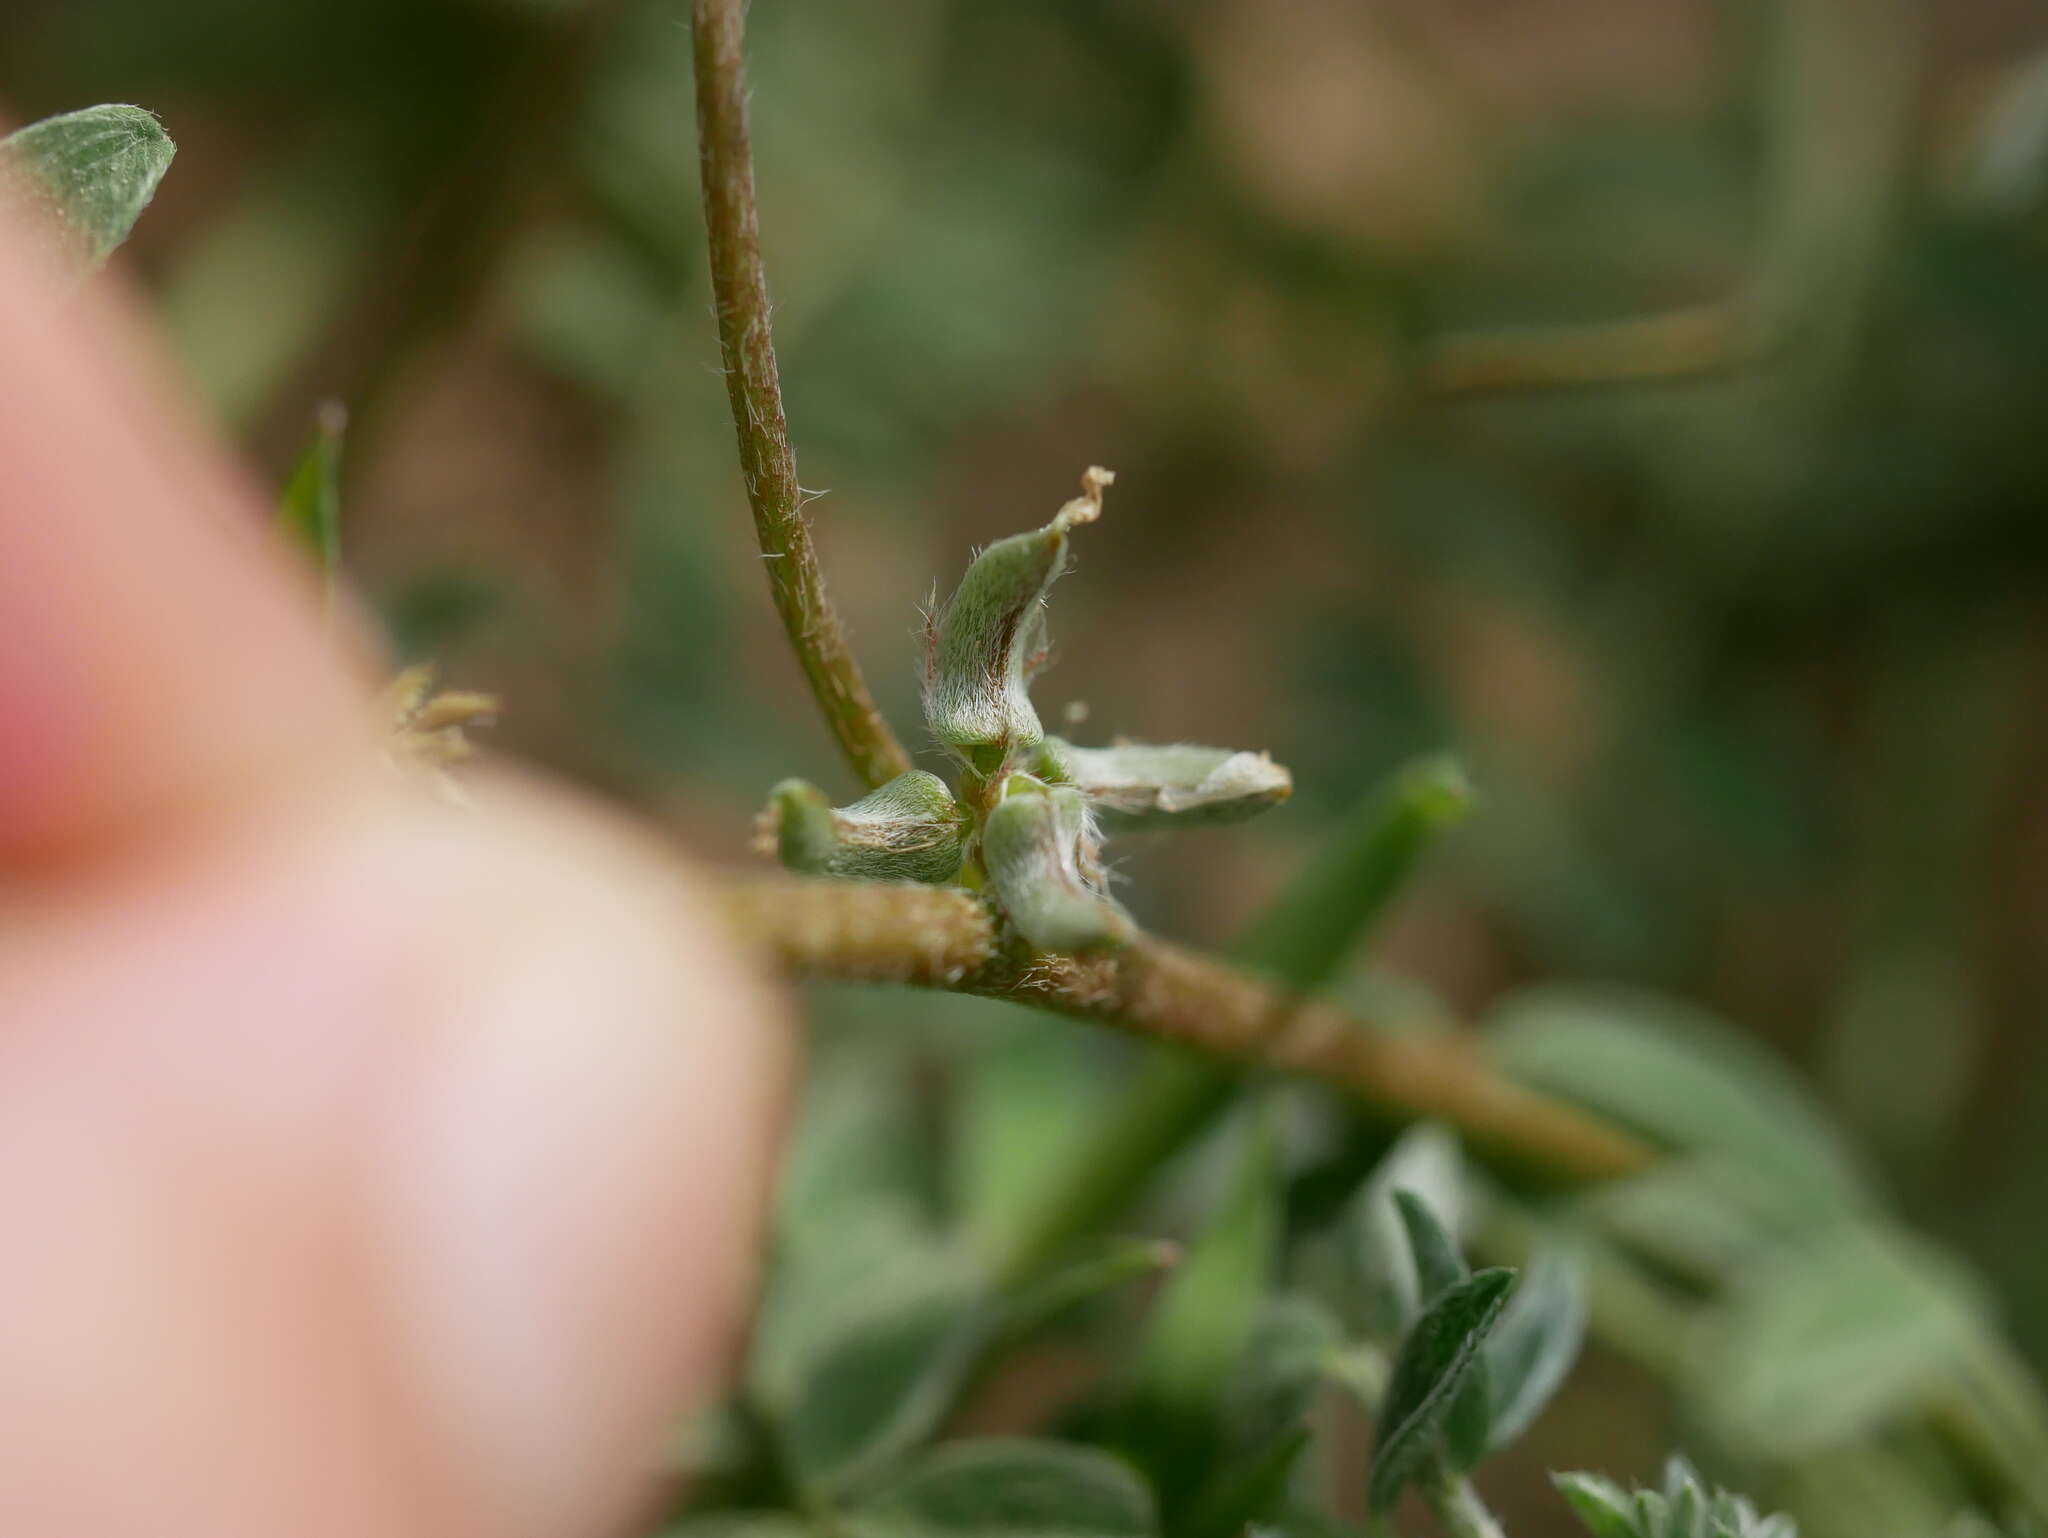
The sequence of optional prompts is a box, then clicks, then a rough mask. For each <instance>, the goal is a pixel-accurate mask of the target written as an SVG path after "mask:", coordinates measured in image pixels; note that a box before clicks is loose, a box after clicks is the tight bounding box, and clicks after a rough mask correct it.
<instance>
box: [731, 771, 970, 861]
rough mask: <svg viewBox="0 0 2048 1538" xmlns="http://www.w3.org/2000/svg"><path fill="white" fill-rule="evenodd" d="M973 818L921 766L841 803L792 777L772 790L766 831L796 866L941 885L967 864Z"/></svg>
mask: <svg viewBox="0 0 2048 1538" xmlns="http://www.w3.org/2000/svg"><path fill="white" fill-rule="evenodd" d="M966 821H967V820H966V814H965V813H964V812H963V811H962V810H961V809H960V806H959V804H958V803H957V802H956V801H954V799H953V793H952V792H951V791H949V790H947V789H946V782H945V781H944V780H942V779H940V778H939V777H938V776H937V775H935V774H927V773H925V772H924V771H923V770H922V769H913V770H911V771H910V773H908V774H901V775H898V776H897V777H896V778H895V779H893V780H891V781H890V782H889V783H888V784H886V785H884V786H883V787H882V788H881V789H880V790H876V791H870V792H869V793H868V794H867V795H865V796H863V797H861V799H860V800H858V801H856V802H854V803H853V805H851V806H844V807H838V808H834V807H833V806H832V804H831V802H829V801H828V800H827V799H826V798H825V793H824V792H823V791H821V790H819V789H818V787H817V786H815V785H811V784H808V783H806V782H805V781H803V780H784V781H783V782H782V783H781V784H780V785H777V786H776V787H775V789H774V790H773V791H772V792H770V793H769V801H768V810H767V812H766V814H765V815H764V818H763V831H764V833H766V834H768V835H769V836H771V837H772V838H773V841H774V842H773V847H774V850H775V852H776V854H778V855H779V856H780V857H781V859H782V863H783V864H784V865H786V866H788V867H789V868H790V869H791V870H794V871H802V872H804V873H805V874H807V875H814V876H841V877H845V878H847V879H849V880H857V881H922V882H925V883H927V884H929V885H938V884H939V883H941V882H946V881H950V880H952V879H953V876H954V874H955V873H956V872H957V871H958V870H959V869H960V856H961V850H962V846H963V844H964V843H965V839H966Z"/></svg>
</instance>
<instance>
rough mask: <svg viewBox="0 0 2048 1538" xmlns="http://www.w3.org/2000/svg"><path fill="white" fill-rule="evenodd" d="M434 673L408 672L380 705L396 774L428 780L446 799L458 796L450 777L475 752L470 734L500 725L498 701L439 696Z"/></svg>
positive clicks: (424, 667) (449, 693)
mask: <svg viewBox="0 0 2048 1538" xmlns="http://www.w3.org/2000/svg"><path fill="white" fill-rule="evenodd" d="M434 682H435V675H434V669H433V667H432V666H431V665H430V664H426V663H422V664H419V665H417V666H414V667H409V668H407V669H405V670H404V671H403V672H402V673H400V674H399V675H398V676H397V677H396V678H394V679H392V680H391V682H390V683H389V684H388V685H387V686H386V687H385V690H384V693H383V695H382V697H381V698H380V700H379V703H378V715H379V717H380V718H381V719H382V721H383V722H384V728H385V749H384V751H385V755H386V757H387V758H388V759H389V760H390V762H391V763H392V764H393V765H394V766H395V767H396V768H398V769H400V770H403V771H406V772H408V773H419V774H425V775H427V776H428V777H429V778H431V779H432V780H433V781H434V783H435V785H436V786H437V788H439V789H440V790H441V791H442V792H443V793H444V794H448V795H451V796H452V795H458V794H459V792H458V791H457V787H456V784H455V779H454V776H453V775H452V774H451V773H450V772H449V771H450V770H451V769H452V768H453V766H455V765H456V764H459V763H462V762H463V761H464V760H466V759H468V758H470V757H471V756H473V755H474V753H475V752H476V748H475V746H474V744H472V743H471V742H470V740H469V737H468V735H467V731H466V728H469V727H475V726H488V725H490V724H491V723H492V722H493V721H495V720H496V719H497V715H498V701H497V699H496V697H495V696H492V695H488V694H473V693H469V692H466V691H462V690H446V691H442V692H438V693H437V692H436V691H435V688H434Z"/></svg>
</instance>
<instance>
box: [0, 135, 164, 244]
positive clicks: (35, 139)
mask: <svg viewBox="0 0 2048 1538" xmlns="http://www.w3.org/2000/svg"><path fill="white" fill-rule="evenodd" d="M176 154H177V146H175V145H174V144H172V143H171V140H170V136H169V135H167V134H166V133H165V132H164V131H163V127H162V125H161V124H159V123H158V122H157V120H156V118H155V117H154V116H153V115H151V114H150V113H148V112H145V111H143V110H142V109H141V108H140V107H121V106H107V107H87V108H86V109H85V110H84V111H82V112H67V113H65V114H64V115H63V116H61V117H53V118H45V119H43V120H42V121H41V122H39V123H31V124H29V126H28V127H26V128H23V129H20V130H18V131H16V132H15V133H12V134H10V135H8V136H7V137H6V138H5V139H0V181H4V182H5V184H6V185H5V187H0V192H4V191H6V190H9V189H11V190H13V191H14V192H15V193H17V194H18V195H20V196H22V197H25V198H26V199H27V200H28V201H29V202H30V203H32V204H33V205H35V206H37V207H39V208H40V209H42V210H43V211H44V212H45V213H46V214H47V215H48V216H49V218H50V219H51V221H52V223H53V224H54V225H55V226H56V228H57V233H58V236H59V238H60V240H61V241H62V244H63V246H64V250H65V255H66V257H67V259H68V261H69V263H70V264H71V265H73V266H74V267H75V268H76V269H77V270H78V272H79V273H80V274H81V275H82V274H84V273H89V272H91V271H92V270H93V269H95V268H97V267H98V266H100V264H101V263H103V262H105V261H106V259H107V258H108V257H109V256H111V255H112V254H113V252H114V249H115V248H116V247H117V246H119V245H120V244H121V242H122V241H124V240H126V239H127V238H128V232H129V231H130V230H132V229H134V228H135V221H136V220H137V219H139V218H141V217H142V211H143V210H144V209H145V208H147V207H148V206H149V200H150V199H151V198H153V197H154V196H156V189H157V185H158V184H159V183H160V182H162V180H163V179H164V173H165V172H166V171H168V170H170V168H171V159H172V157H173V156H174V155H176Z"/></svg>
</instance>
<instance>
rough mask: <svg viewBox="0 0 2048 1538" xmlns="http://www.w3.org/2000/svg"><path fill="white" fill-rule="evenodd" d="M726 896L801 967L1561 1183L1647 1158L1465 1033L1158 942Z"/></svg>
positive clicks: (924, 890) (784, 886)
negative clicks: (1083, 1033)
mask: <svg viewBox="0 0 2048 1538" xmlns="http://www.w3.org/2000/svg"><path fill="white" fill-rule="evenodd" d="M725 900H726V905H727V908H728V911H729V912H730V914H731V915H732V917H733V919H734V920H735V921H736V923H737V925H738V926H739V928H740V929H741V930H742V931H743V932H744V933H745V934H747V935H748V936H749V937H750V938H752V939H753V940H754V941H755V942H756V943H757V944H758V945H760V946H761V947H762V948H764V949H765V950H767V951H768V952H769V953H770V954H771V955H773V956H774V958H775V959H776V960H778V961H779V962H781V963H782V964H783V965H784V966H787V967H789V968H791V969H793V970H795V971H797V972H800V973H804V974H807V975H810V976H814V977H824V978H838V979H842V980H846V981H861V982H885V983H903V984H908V985H911V986H915V987H931V988H944V989H948V990H950V991H952V992H956V993H972V994H979V995H982V996H984V997H988V998H999V999H1009V1000H1013V1001H1015V1002H1017V1003H1022V1004H1030V1005H1034V1006H1036V1007H1038V1008H1041V1009H1048V1010H1052V1011H1054V1012H1055V1013H1058V1014H1063V1015H1069V1016H1073V1017H1075V1018H1078V1019H1083V1020H1091V1021H1095V1022H1097V1023H1099V1024H1103V1025H1108V1026H1113V1027H1116V1028H1117V1029H1120V1030H1124V1031H1128V1032H1130V1033H1131V1034H1133V1035H1136V1036H1142V1037H1145V1038H1147V1039H1149V1040H1152V1041H1156V1042H1161V1043H1165V1044H1167V1045H1171V1046H1177V1047H1182V1048H1186V1049H1188V1050H1190V1051H1193V1052H1197V1053H1200V1054H1202V1055H1203V1056H1205V1057H1209V1058H1212V1059H1220V1060H1222V1061H1224V1062H1229V1063H1235V1064H1238V1065H1239V1066H1241V1067H1261V1068H1271V1069H1275V1070H1278V1071H1281V1072H1285V1073H1292V1074H1297V1075H1300V1076H1302V1077H1305V1078H1311V1079H1316V1080H1319V1081H1321V1082H1323V1083H1325V1084H1328V1085H1330V1086H1331V1087H1332V1088H1334V1089H1337V1090H1338V1091H1340V1092H1342V1093H1344V1094H1345V1095H1348V1096H1349V1097H1350V1098H1352V1099H1353V1100H1355V1101H1357V1102H1359V1103H1360V1104H1361V1105H1364V1106H1366V1107H1368V1108H1370V1109H1372V1110H1375V1111H1378V1112H1379V1113H1381V1114H1382V1115H1385V1116H1387V1117H1389V1118H1391V1119H1393V1120H1396V1121H1401V1122H1408V1121H1415V1120H1420V1119H1423V1118H1434V1119H1437V1120H1440V1121H1443V1122H1445V1123H1447V1124H1449V1125H1450V1126H1452V1127H1455V1128H1457V1129H1458V1131H1459V1132H1460V1133H1461V1134H1462V1135H1463V1136H1464V1138H1465V1140H1466V1141H1467V1143H1468V1144H1469V1145H1470V1146H1471V1147H1472V1148H1473V1149H1474V1150H1475V1151H1477V1152H1481V1153H1484V1154H1488V1155H1491V1156H1492V1157H1494V1158H1496V1159H1497V1160H1499V1161H1501V1162H1503V1163H1507V1164H1512V1165H1516V1166H1521V1167H1524V1168H1526V1169H1527V1170H1529V1171H1530V1172H1532V1173H1534V1174H1538V1175H1542V1176H1546V1177H1549V1178H1551V1179H1555V1180H1560V1181H1563V1182H1568V1183H1576V1182H1588V1181H1598V1180H1605V1179H1612V1178H1615V1177H1618V1176H1622V1175H1628V1174H1632V1173H1634V1172H1636V1171H1638V1170H1641V1169H1643V1168H1644V1167H1646V1166H1647V1165H1648V1164H1649V1163H1650V1161H1651V1160H1652V1158H1653V1157H1654V1153H1653V1151H1652V1149H1651V1148H1650V1147H1649V1146H1648V1145H1647V1144H1645V1143H1643V1142H1641V1141H1640V1140H1639V1139H1637V1138H1636V1137H1634V1136H1633V1135H1632V1134H1630V1133H1628V1132H1625V1131H1622V1130H1620V1129H1619V1128H1616V1127H1613V1126H1610V1125H1609V1124H1607V1123H1605V1122H1602V1121H1600V1120H1598V1119H1596V1118H1594V1117H1593V1116H1591V1115H1589V1114H1587V1113H1586V1112H1583V1111H1581V1110H1579V1109H1577V1108H1576V1107H1573V1106H1569V1105H1566V1104H1564V1103H1563V1102H1562V1101H1558V1100H1553V1099H1551V1098H1549V1097H1548V1096H1545V1095H1540V1094H1537V1093H1536V1092H1534V1091H1532V1090H1528V1089H1525V1088H1523V1087H1522V1086H1520V1085H1518V1084H1515V1083H1512V1082H1510V1081H1509V1080H1507V1079H1505V1078H1503V1077H1502V1076H1501V1075H1500V1074H1498V1073H1497V1072H1495V1071H1494V1069H1493V1067H1492V1066H1491V1065H1490V1064H1489V1063H1488V1062H1487V1061H1486V1059H1485V1057H1484V1056H1483V1055H1482V1054H1481V1053H1480V1052H1479V1051H1478V1049H1477V1048H1476V1047H1475V1046H1474V1045H1473V1044H1472V1043H1471V1042H1470V1041H1468V1040H1465V1039H1462V1038H1459V1037H1455V1036H1451V1037H1447V1036H1443V1035H1438V1034H1427V1035H1425V1034H1420V1033H1408V1032H1402V1031H1399V1030H1392V1029H1385V1028H1380V1027H1375V1026H1373V1025H1370V1024H1368V1023H1366V1022H1364V1021H1361V1020H1359V1019H1357V1018H1356V1017H1354V1016H1352V1015H1350V1014H1347V1013H1346V1012H1345V1011H1343V1010H1341V1009H1338V1008H1337V1007H1336V1006H1334V1005H1332V1004H1329V1003H1326V1002H1323V1001H1321V1000H1317V999H1311V998H1304V997H1302V996H1301V995H1300V994H1299V993H1297V992H1295V991H1293V990H1291V989H1288V988H1286V987H1283V986H1281V985H1279V984H1276V983H1274V982H1271V981H1269V980H1267V979H1266V978H1263V977H1260V976H1257V975H1255V974H1253V973H1249V972H1244V971H1240V970H1238V969H1237V968H1234V967H1231V966H1229V965H1227V964H1226V963H1224V962H1220V961H1216V960H1212V959H1210V958H1208V957H1205V956H1199V955H1196V954H1194V953H1192V952H1189V951H1185V950H1182V949H1181V948H1180V947H1178V946H1174V945H1169V944H1167V943H1165V942H1164V941H1160V940H1154V939H1150V938H1145V939H1140V940H1139V941H1137V942H1136V943H1135V944H1133V945H1130V946H1127V947H1125V948H1124V949H1122V950H1120V951H1114V952H1108V953H1104V954H1098V955H1093V956H1038V957H1032V958H1027V959H1019V958H1018V957H1017V956H1015V955H1014V954H1012V953H1011V952H1009V951H1008V950H1006V949H1005V948H1004V947H1003V946H1002V945H1001V944H1000V943H999V940H998V934H997V929H996V921H995V917H994V915H993V914H992V913H991V912H990V910H989V908H988V906H987V905H986V904H985V903H983V902H982V901H981V900H980V899H979V898H977V897H976V896H974V895H973V894H972V893H969V892H962V891H959V890H957V889H952V888H946V887H922V886H901V885H894V884H886V883H879V882H857V881H831V880H803V879H799V878H795V877H761V878H753V879H745V880H740V881H736V882H731V883H729V884H728V885H727V886H726V888H725ZM1276 1027H1277V1028H1276Z"/></svg>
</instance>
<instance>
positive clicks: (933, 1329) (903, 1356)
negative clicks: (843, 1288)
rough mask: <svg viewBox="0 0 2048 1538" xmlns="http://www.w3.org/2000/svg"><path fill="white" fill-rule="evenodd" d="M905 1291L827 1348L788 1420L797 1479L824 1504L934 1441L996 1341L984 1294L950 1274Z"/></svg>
mask: <svg viewBox="0 0 2048 1538" xmlns="http://www.w3.org/2000/svg"><path fill="white" fill-rule="evenodd" d="M905 1281H906V1285H905V1287H904V1289H903V1290H902V1291H900V1292H898V1293H897V1294H896V1295H895V1296H893V1297H890V1298H888V1299H887V1300H885V1301H884V1302H883V1303H882V1305H881V1306H879V1307H877V1308H876V1309H875V1310H873V1311H872V1312H871V1313H868V1314H865V1315H863V1316H861V1317H858V1318H855V1319H853V1320H850V1321H848V1322H847V1323H845V1324H844V1325H843V1326H842V1327H841V1328H840V1329H839V1330H838V1331H837V1332H836V1334H834V1335H833V1336H832V1337H831V1338H829V1339H827V1340H824V1341H822V1342H820V1343H819V1345H818V1347H817V1349H816V1351H815V1352H814V1354H813V1355H811V1356H810V1357H809V1358H808V1359H807V1360H806V1361H804V1362H803V1363H802V1364H801V1369H800V1374H799V1377H798V1380H797V1382H796V1385H795V1390H794V1393H793V1396H792V1398H791V1402H790V1403H789V1404H788V1406H787V1408H786V1409H785V1410H784V1411H783V1412H782V1413H781V1414H780V1416H779V1417H778V1424H777V1430H778V1433H779V1435H780V1439H781V1443H782V1449H783V1456H784V1458H785V1460H786V1462H787V1464H788V1467H789V1470H790V1472H791V1474H792V1475H793V1476H794V1477H795V1479H796V1480H797V1482H798V1483H799V1484H800V1485H801V1486H802V1487H803V1488H804V1489H806V1490H807V1491H810V1492H812V1493H813V1494H814V1495H818V1496H824V1495H827V1494H829V1493H831V1492H835V1491H838V1490H842V1489H844V1488H845V1487H846V1486H848V1485H849V1484H851V1483H852V1482H853V1481H855V1480H857V1479H860V1478H861V1477H863V1476H865V1475H868V1474H871V1473H873V1472H874V1471H876V1470H877V1469H878V1468H880V1467H881V1466H882V1465H884V1464H885V1463H887V1462H888V1461H889V1460H890V1459H891V1458H893V1457H895V1456H897V1455H899V1454H901V1453H902V1452H904V1451H905V1450H906V1449H908V1448H909V1447H911V1446H912V1445H914V1444H915V1443H916V1442H918V1441H919V1440H920V1439H922V1438H923V1437H926V1436H928V1435H930V1434H931V1432H932V1431H933V1430H934V1429H935V1428H936V1426H937V1424H938V1421H939V1418H940V1417H941V1416H942V1415H943V1414H944V1413H945V1411H946V1409H947V1408H948V1407H949V1406H950V1405H951V1403H952V1400H953V1396H954V1394H955V1392H956V1391H957V1389H958V1388H959V1385H960V1384H961V1382H962V1381H963V1380H964V1378H965V1377H966V1374H967V1372H968V1370H969V1368H970V1367H971V1366H972V1365H973V1361H974V1357H975V1353H976V1352H977V1351H978V1349H979V1348H980V1346H981V1344H982V1342H983V1340H984V1339H985V1338H986V1335H987V1330H986V1323H985V1316H984V1313H983V1311H982V1309H981V1307H980V1296H979V1293H978V1291H977V1290H975V1289H974V1288H972V1287H971V1286H968V1285H965V1284H963V1283H962V1281H961V1280H960V1279H959V1278H958V1277H957V1276H949V1275H946V1274H944V1273H943V1272H941V1273H940V1274H939V1275H936V1276H932V1277H928V1278H926V1279H925V1280H924V1281H923V1282H922V1283H921V1284H920V1283H916V1282H914V1281H912V1279H910V1278H907V1277H906V1278H905Z"/></svg>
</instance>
